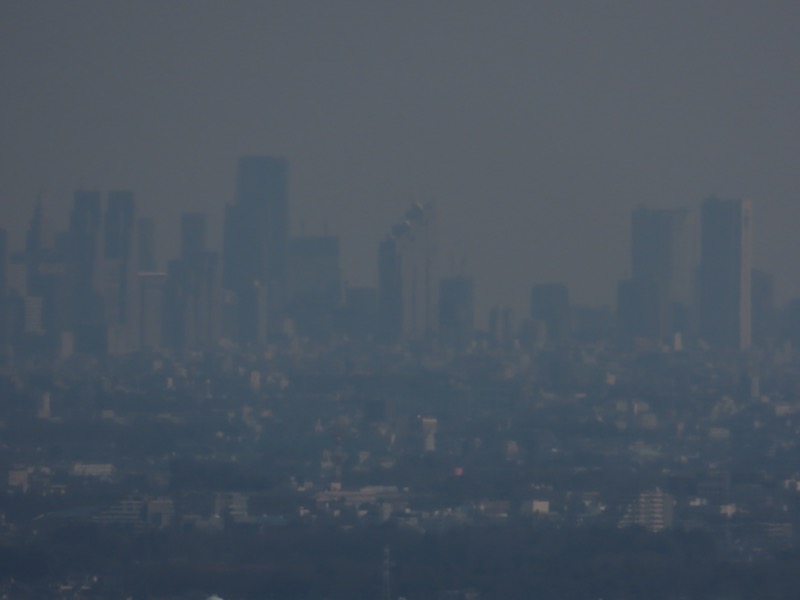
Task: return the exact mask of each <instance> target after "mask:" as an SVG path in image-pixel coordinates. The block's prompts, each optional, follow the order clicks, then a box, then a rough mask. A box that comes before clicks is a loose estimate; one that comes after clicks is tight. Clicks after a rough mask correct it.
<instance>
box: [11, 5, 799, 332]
mask: <svg viewBox="0 0 800 600" xmlns="http://www.w3.org/2000/svg"><path fill="white" fill-rule="evenodd" d="M2 11H3V18H2V24H0V27H1V28H2V31H1V32H0V33H1V35H0V51H1V52H2V57H3V58H2V65H3V66H2V80H3V88H4V94H3V95H2V98H0V131H2V135H1V136H0V221H2V222H3V223H4V224H6V226H7V227H8V228H9V229H10V230H11V233H12V242H13V243H14V244H15V245H18V244H19V243H20V242H21V239H22V238H21V232H22V231H24V228H25V227H26V224H27V221H28V219H29V217H30V214H31V212H32V209H33V205H34V203H35V200H36V198H37V197H38V196H39V194H41V197H42V198H43V201H44V206H45V211H46V213H47V214H48V215H49V216H50V218H51V219H52V220H53V221H54V225H56V226H63V224H64V223H65V222H66V219H67V213H68V211H69V208H70V206H71V198H72V194H73V192H74V191H75V190H76V189H83V188H87V189H100V190H109V189H131V190H133V191H134V192H135V195H136V201H137V206H138V211H139V213H140V214H149V215H152V216H154V217H156V219H157V221H158V233H159V235H158V243H159V258H160V261H161V262H162V264H163V263H164V262H165V261H166V260H167V259H168V258H170V257H172V256H174V255H175V254H176V252H177V245H176V244H177V242H176V239H175V236H173V235H169V232H170V231H176V230H177V227H178V219H179V215H180V213H182V212H184V211H204V212H207V213H208V215H209V233H210V236H211V245H212V246H214V247H220V246H221V241H222V221H223V209H224V205H225V204H226V203H229V202H230V201H231V200H232V198H233V194H234V189H233V185H232V182H233V181H234V179H235V171H236V160H237V159H238V157H239V156H241V155H244V154H252V153H257V154H270V155H275V156H285V157H287V159H288V161H289V196H290V199H291V200H290V205H291V223H292V230H293V231H294V232H295V233H301V232H303V233H306V234H311V233H321V232H323V231H327V232H329V233H332V234H337V235H340V237H341V239H342V260H343V271H344V275H345V277H346V278H347V279H348V281H350V282H351V283H354V284H363V285H374V284H375V281H376V277H377V263H376V258H375V257H376V249H377V245H378V243H379V241H380V240H381V239H382V238H383V237H384V236H385V234H386V230H387V226H388V224H391V223H393V222H394V221H395V219H396V218H397V215H399V214H402V212H403V211H404V210H405V209H406V207H407V206H408V205H409V204H410V203H411V202H429V201H433V202H434V203H435V204H436V206H437V211H438V214H439V223H440V226H439V231H440V240H441V242H440V257H441V262H442V267H443V269H444V270H445V271H446V269H447V265H448V264H449V262H450V258H449V257H451V256H452V257H453V260H454V261H456V262H458V261H460V259H461V258H462V257H463V258H465V259H466V265H467V270H468V271H469V272H470V273H471V274H472V275H474V276H475V278H476V293H477V304H478V307H479V310H478V315H479V319H483V318H484V314H485V312H486V309H487V307H489V306H491V305H496V304H510V305H513V306H515V308H516V309H517V311H518V312H519V313H523V312H524V307H525V306H526V303H527V294H528V290H529V287H530V284H531V282H532V281H550V280H560V281H565V282H566V283H567V284H568V285H569V287H570V290H571V292H572V294H573V298H574V300H575V301H577V302H581V303H590V304H601V303H602V304H609V305H611V304H613V300H614V293H615V285H616V281H617V280H618V279H620V278H622V277H625V276H626V274H627V272H628V270H629V266H628V259H627V253H628V245H629V224H630V223H629V221H630V219H629V215H630V212H631V210H632V209H633V208H635V207H636V206H637V205H646V206H650V207H677V206H686V205H689V206H695V207H696V206H697V205H698V204H699V202H700V201H701V200H702V199H704V198H706V197H707V196H710V195H713V194H716V195H720V196H723V197H737V198H748V199H750V200H752V201H753V204H754V210H753V218H754V234H753V235H754V244H753V249H754V264H755V266H758V267H760V268H764V269H766V270H768V271H772V272H773V273H774V274H775V275H776V285H777V294H778V297H779V299H781V300H785V299H786V298H788V297H791V296H795V295H797V294H798V293H800V283H798V277H797V270H796V265H795V264H794V261H793V260H792V257H794V256H797V255H798V254H800V238H798V236H797V235H796V228H795V224H796V223H797V222H798V221H800V203H798V202H797V198H798V197H800V178H798V175H797V169H796V165H797V164H800V142H799V141H798V140H800V136H798V133H799V132H800V122H798V119H800V117H799V116H798V111H797V110H796V107H797V106H798V103H799V102H800V82H799V81H798V78H797V77H796V75H795V66H796V57H797V56H798V55H800V47H798V46H800V41H799V40H800V37H798V36H797V32H798V24H799V23H800V8H799V7H798V6H797V5H796V4H794V3H788V2H774V3H767V4H761V3H759V4H755V3H749V2H704V3H670V4H669V5H662V4H658V5H657V4H648V3H644V4H643V3H619V4H613V5H612V4H590V3H569V4H556V3H522V2H507V3H500V4H498V5H491V6H490V5H489V4H487V3H476V2H459V3H455V2H443V3H436V4H428V3H415V2H412V3H403V4H402V5H373V4H368V3H358V2H346V3H335V4H332V3H313V2H311V3H309V2H299V3H248V2H242V3H233V4H232V5H231V4H226V5H224V6H223V5H220V4H215V3H205V2H192V3H169V4H166V5H159V6H158V8H155V7H153V6H148V5H138V4H107V3H98V2H78V3H68V4H65V3H58V2H36V3H9V4H6V5H5V6H4V8H3V9H2Z"/></svg>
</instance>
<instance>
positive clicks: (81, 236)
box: [68, 191, 106, 353]
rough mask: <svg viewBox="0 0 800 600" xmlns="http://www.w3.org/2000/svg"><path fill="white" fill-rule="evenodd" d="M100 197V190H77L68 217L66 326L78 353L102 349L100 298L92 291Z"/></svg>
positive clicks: (104, 340)
mask: <svg viewBox="0 0 800 600" xmlns="http://www.w3.org/2000/svg"><path fill="white" fill-rule="evenodd" d="M101 219H102V198H101V195H100V192H94V191H78V192H75V195H74V205H73V208H72V211H71V212H70V218H69V235H70V240H71V244H70V245H71V248H70V257H69V266H68V271H69V280H70V287H71V289H70V302H69V304H70V311H69V312H70V329H71V330H72V331H73V332H74V334H75V344H76V347H77V349H78V350H79V351H81V352H93V353H102V352H105V347H106V335H105V330H104V329H103V324H104V321H103V306H102V300H101V298H100V296H99V295H98V294H96V293H95V270H96V268H97V262H98V260H99V254H100V241H101V233H102V230H101Z"/></svg>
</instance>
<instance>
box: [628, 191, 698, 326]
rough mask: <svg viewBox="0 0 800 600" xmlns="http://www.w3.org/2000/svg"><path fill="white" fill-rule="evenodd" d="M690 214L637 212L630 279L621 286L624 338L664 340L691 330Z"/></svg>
mask: <svg viewBox="0 0 800 600" xmlns="http://www.w3.org/2000/svg"><path fill="white" fill-rule="evenodd" d="M688 215H689V213H688V211H687V210H686V209H651V208H643V207H642V208H638V209H636V210H635V211H634V212H633V215H632V218H631V279H630V281H623V282H620V285H619V288H618V297H617V318H618V323H619V325H620V329H621V331H622V333H623V334H625V335H628V336H642V337H647V338H651V339H662V338H665V337H668V336H669V335H671V334H673V333H675V332H676V331H681V330H682V329H684V328H685V327H686V325H687V323H686V319H685V317H684V315H685V313H686V305H687V304H688V302H689V296H690V293H689V289H690V287H691V286H690V280H691V276H690V273H691V268H690V261H691V259H690V257H691V245H690V243H689V240H688V227H687V223H688Z"/></svg>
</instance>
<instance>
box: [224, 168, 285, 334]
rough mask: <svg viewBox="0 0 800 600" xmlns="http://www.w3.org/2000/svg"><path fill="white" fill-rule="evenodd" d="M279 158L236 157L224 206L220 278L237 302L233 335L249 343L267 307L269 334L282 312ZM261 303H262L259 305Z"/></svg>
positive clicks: (282, 189)
mask: <svg viewBox="0 0 800 600" xmlns="http://www.w3.org/2000/svg"><path fill="white" fill-rule="evenodd" d="M287 179H288V178H287V165H286V160H285V159H282V158H273V157H269V156H247V157H244V158H241V159H240V160H239V165H238V173H237V181H236V203H235V204H234V205H232V206H228V207H226V210H225V239H224V252H223V261H224V263H223V282H224V286H225V289H226V290H230V291H231V292H233V293H234V294H235V296H236V302H237V303H238V305H239V306H240V310H239V311H238V314H239V326H238V329H239V331H238V338H239V341H240V342H242V343H254V342H256V338H257V331H258V330H259V327H258V321H259V315H261V314H263V312H264V310H266V312H267V315H268V323H267V326H268V327H269V329H270V332H271V333H273V334H275V333H279V332H280V331H281V328H282V321H283V318H284V310H285V301H286V299H285V295H286V268H287V246H288V236H289V204H288V196H287V185H288V184H287ZM265 301H266V304H267V305H266V307H264V306H262V304H263V303H264V302H265Z"/></svg>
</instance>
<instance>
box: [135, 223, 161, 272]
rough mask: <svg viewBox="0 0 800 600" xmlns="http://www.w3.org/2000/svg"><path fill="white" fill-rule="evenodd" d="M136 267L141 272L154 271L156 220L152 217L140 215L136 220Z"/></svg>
mask: <svg viewBox="0 0 800 600" xmlns="http://www.w3.org/2000/svg"><path fill="white" fill-rule="evenodd" d="M136 237H137V243H136V246H137V254H138V261H137V263H138V264H137V269H138V271H139V272H141V273H155V272H156V271H157V270H158V265H157V263H156V222H155V219H153V217H140V218H139V220H138V221H137V222H136Z"/></svg>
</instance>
